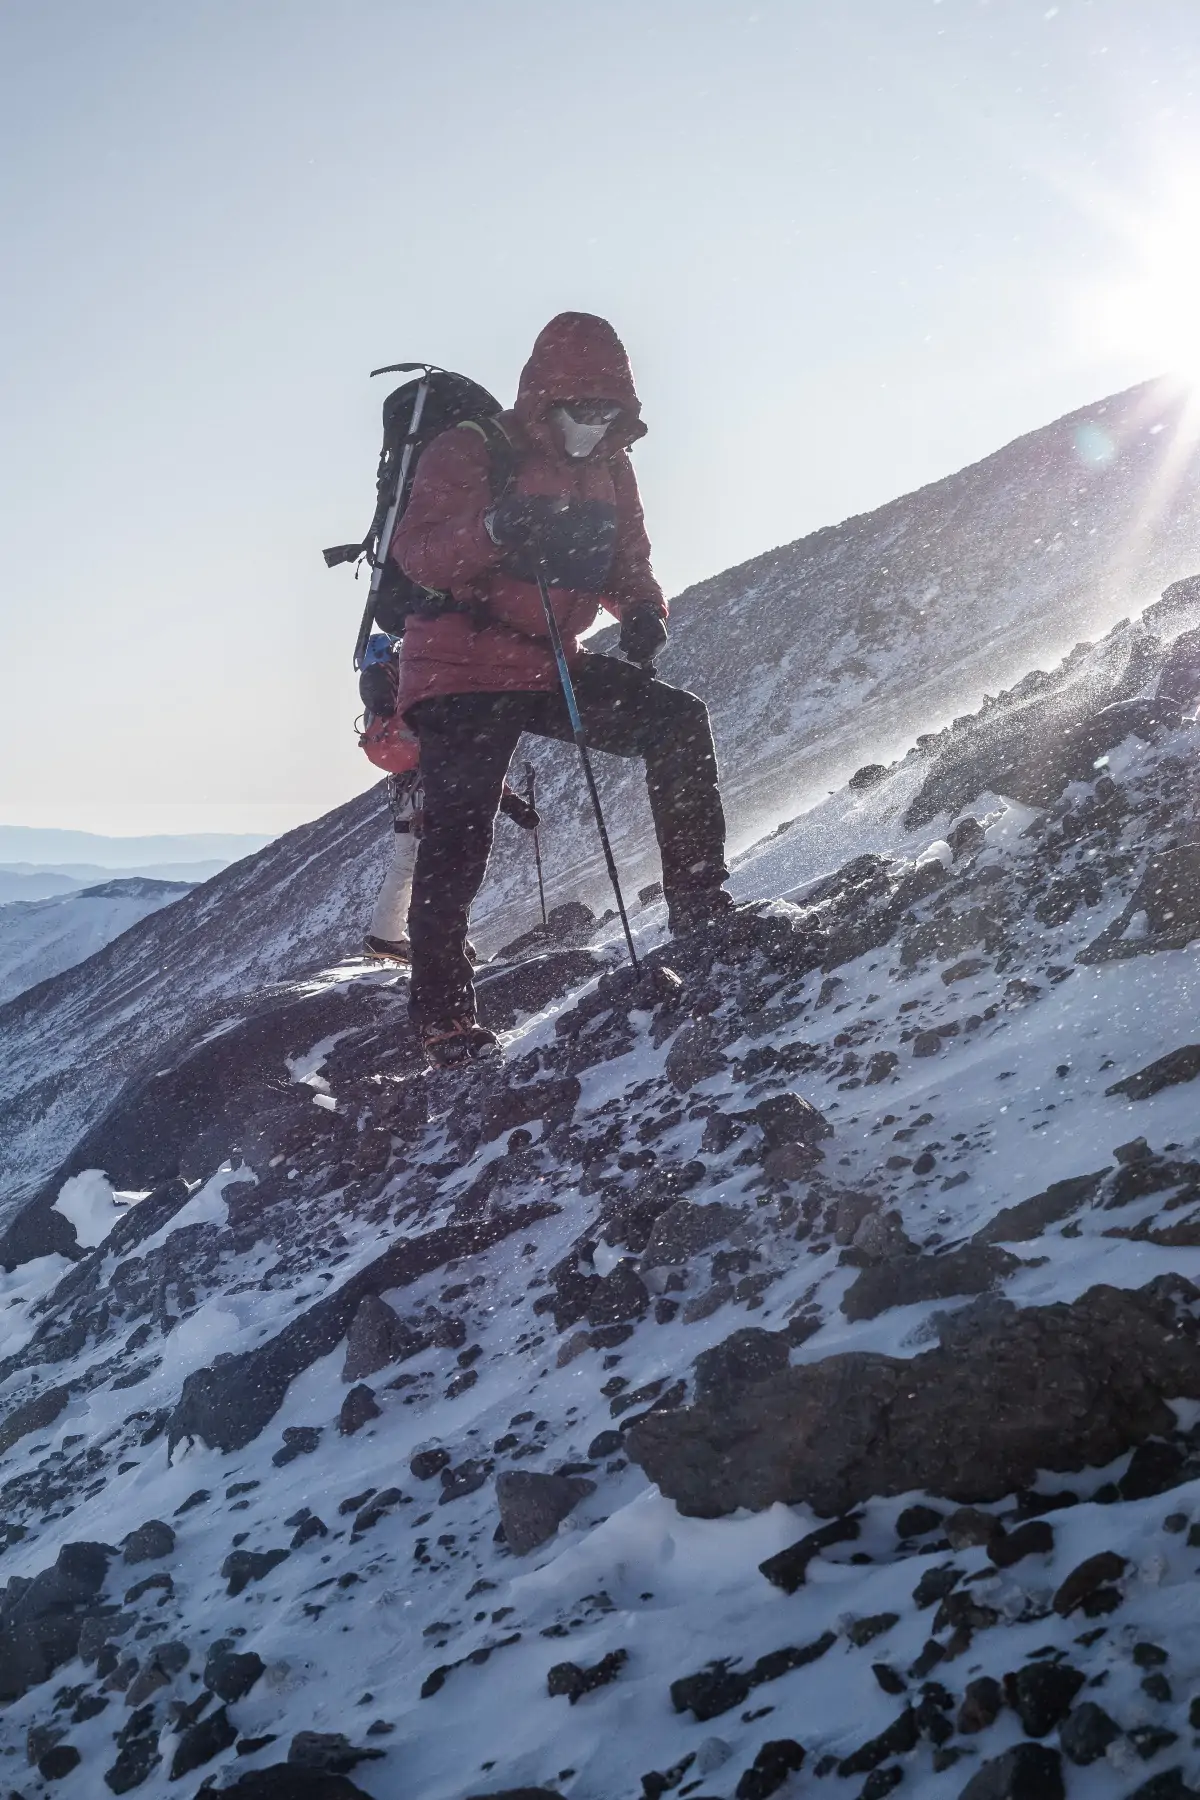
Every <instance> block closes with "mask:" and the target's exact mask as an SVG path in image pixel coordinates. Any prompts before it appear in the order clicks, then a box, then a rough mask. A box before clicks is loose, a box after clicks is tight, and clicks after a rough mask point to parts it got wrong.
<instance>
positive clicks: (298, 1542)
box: [288, 1513, 329, 1550]
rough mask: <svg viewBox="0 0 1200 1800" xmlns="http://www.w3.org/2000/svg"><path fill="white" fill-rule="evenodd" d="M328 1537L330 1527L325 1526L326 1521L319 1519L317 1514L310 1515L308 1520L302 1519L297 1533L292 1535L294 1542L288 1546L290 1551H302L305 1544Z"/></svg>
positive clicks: (296, 1530)
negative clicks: (314, 1539)
mask: <svg viewBox="0 0 1200 1800" xmlns="http://www.w3.org/2000/svg"><path fill="white" fill-rule="evenodd" d="M328 1536H329V1527H328V1525H326V1524H325V1521H324V1520H323V1519H318V1517H317V1515H316V1513H309V1515H308V1517H307V1518H306V1519H301V1521H300V1523H299V1524H298V1525H297V1527H296V1529H295V1531H294V1532H293V1533H292V1541H291V1543H290V1544H289V1545H288V1549H289V1550H299V1549H302V1548H303V1546H304V1545H305V1544H309V1543H311V1542H312V1540H313V1538H323V1537H328Z"/></svg>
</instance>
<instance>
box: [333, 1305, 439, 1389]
mask: <svg viewBox="0 0 1200 1800" xmlns="http://www.w3.org/2000/svg"><path fill="white" fill-rule="evenodd" d="M426 1341H427V1340H426V1339H425V1338H423V1337H422V1336H421V1335H420V1333H419V1332H416V1331H414V1330H413V1328H412V1326H411V1325H408V1324H406V1323H405V1321H404V1320H403V1319H402V1318H401V1317H400V1315H399V1313H397V1312H396V1311H395V1309H394V1308H393V1307H390V1306H389V1305H388V1303H387V1301H386V1300H381V1299H380V1297H379V1295H378V1294H364V1295H363V1298H362V1299H361V1300H360V1301H359V1304H358V1309H357V1311H356V1312H355V1314H354V1318H353V1320H352V1321H351V1325H350V1330H349V1333H348V1334H347V1337H346V1361H345V1363H344V1364H343V1367H342V1380H343V1381H346V1382H352V1381H361V1380H362V1379H363V1377H364V1376H366V1375H374V1374H376V1373H377V1372H378V1371H379V1370H380V1369H386V1368H387V1367H388V1365H389V1364H390V1363H394V1362H404V1361H405V1360H406V1359H407V1358H408V1357H410V1356H416V1355H417V1354H418V1353H419V1352H420V1351H421V1350H423V1349H424V1348H425V1344H426Z"/></svg>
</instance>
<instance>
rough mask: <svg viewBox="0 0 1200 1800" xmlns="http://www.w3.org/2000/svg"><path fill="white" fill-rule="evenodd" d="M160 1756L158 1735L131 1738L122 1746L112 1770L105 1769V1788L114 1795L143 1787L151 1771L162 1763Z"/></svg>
mask: <svg viewBox="0 0 1200 1800" xmlns="http://www.w3.org/2000/svg"><path fill="white" fill-rule="evenodd" d="M161 1760H162V1758H161V1757H160V1756H159V1754H158V1733H157V1732H154V1731H152V1732H149V1733H148V1734H146V1735H142V1736H137V1737H131V1738H130V1739H129V1741H128V1742H127V1743H125V1744H124V1745H122V1747H121V1750H120V1752H119V1754H118V1756H117V1760H116V1761H115V1762H114V1763H113V1766H112V1768H111V1769H105V1771H104V1782H105V1786H106V1787H108V1788H111V1790H112V1792H113V1793H114V1794H128V1793H130V1792H131V1791H132V1789H134V1788H137V1787H141V1785H142V1783H143V1781H145V1780H146V1777H147V1776H148V1775H149V1773H150V1771H151V1769H153V1768H154V1767H155V1766H156V1764H158V1763H159V1762H161Z"/></svg>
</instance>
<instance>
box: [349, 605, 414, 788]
mask: <svg viewBox="0 0 1200 1800" xmlns="http://www.w3.org/2000/svg"><path fill="white" fill-rule="evenodd" d="M399 663H400V645H399V642H398V640H397V639H395V638H392V637H389V636H387V635H386V633H384V632H376V633H375V634H374V635H373V636H371V637H369V638H368V639H367V642H366V647H365V649H364V651H363V657H362V672H361V674H360V675H359V678H358V692H359V697H360V699H361V700H362V703H363V707H364V709H365V710H364V712H363V721H362V730H361V732H360V733H359V738H358V743H359V748H360V749H361V750H362V752H363V754H364V755H365V756H366V758H367V761H368V762H372V763H374V765H375V767H376V768H377V769H384V770H386V772H387V773H388V774H389V775H407V774H408V772H409V770H410V769H415V768H416V766H417V764H418V762H419V761H420V758H421V746H420V744H419V743H418V741H417V734H416V732H415V731H414V730H413V729H412V727H411V726H410V725H406V724H405V722H404V719H403V718H402V717H401V715H400V714H399V713H398V712H397V711H396V693H397V690H398V687H399V682H400V668H399Z"/></svg>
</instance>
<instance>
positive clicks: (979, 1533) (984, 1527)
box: [943, 1506, 998, 1550]
mask: <svg viewBox="0 0 1200 1800" xmlns="http://www.w3.org/2000/svg"><path fill="white" fill-rule="evenodd" d="M943 1524H944V1529H945V1533H946V1537H947V1539H948V1541H949V1544H950V1548H951V1549H952V1550H970V1549H973V1548H974V1547H975V1546H976V1545H977V1544H986V1543H989V1542H990V1541H991V1539H992V1538H993V1537H994V1536H995V1535H996V1531H997V1529H998V1526H997V1523H996V1521H995V1519H993V1517H992V1515H991V1513H985V1512H980V1510H979V1508H978V1507H977V1506H959V1507H956V1508H955V1510H954V1511H953V1512H952V1513H949V1514H948V1515H947V1517H946V1519H945V1520H944V1521H943Z"/></svg>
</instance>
